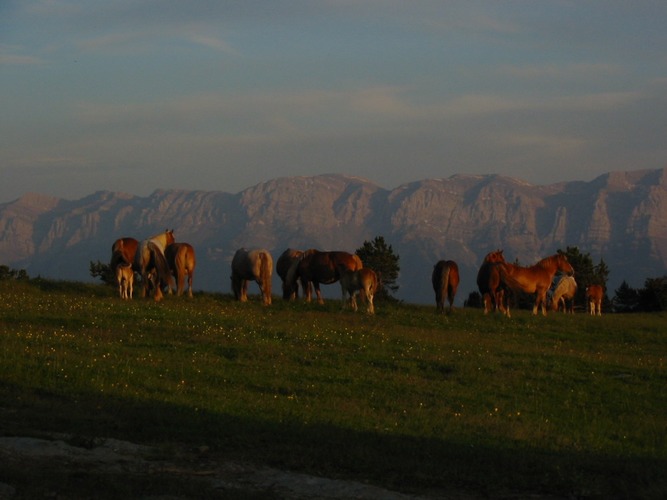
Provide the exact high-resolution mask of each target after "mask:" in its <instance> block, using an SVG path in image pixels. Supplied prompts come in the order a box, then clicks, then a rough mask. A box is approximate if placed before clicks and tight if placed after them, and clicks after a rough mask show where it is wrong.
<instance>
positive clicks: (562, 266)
mask: <svg viewBox="0 0 667 500" xmlns="http://www.w3.org/2000/svg"><path fill="white" fill-rule="evenodd" d="M556 263H557V265H558V270H559V271H562V272H564V273H565V274H567V275H568V276H574V268H573V267H572V264H570V262H569V261H568V260H567V257H566V256H565V254H562V253H559V254H558V255H557V256H556Z"/></svg>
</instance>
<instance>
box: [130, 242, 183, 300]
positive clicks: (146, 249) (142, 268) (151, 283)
mask: <svg viewBox="0 0 667 500" xmlns="http://www.w3.org/2000/svg"><path fill="white" fill-rule="evenodd" d="M173 242H174V230H173V229H172V230H165V231H164V232H162V233H159V234H156V235H155V236H152V237H150V238H148V239H146V240H143V241H142V242H141V243H140V244H139V248H138V249H137V253H136V254H135V256H134V267H135V269H136V270H137V272H138V273H139V274H141V282H142V285H143V289H142V294H141V295H142V297H145V296H146V295H147V294H149V293H150V291H151V290H152V292H153V298H154V299H155V300H156V301H160V300H162V288H163V287H168V289H169V292H170V293H171V287H172V278H171V272H170V271H169V265H168V264H167V259H166V258H165V256H164V250H165V248H167V247H168V246H169V245H171V244H172V243H173Z"/></svg>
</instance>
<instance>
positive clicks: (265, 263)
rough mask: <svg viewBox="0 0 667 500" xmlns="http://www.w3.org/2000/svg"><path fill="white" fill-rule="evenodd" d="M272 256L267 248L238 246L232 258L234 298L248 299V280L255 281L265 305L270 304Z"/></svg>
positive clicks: (244, 300) (243, 300)
mask: <svg viewBox="0 0 667 500" xmlns="http://www.w3.org/2000/svg"><path fill="white" fill-rule="evenodd" d="M272 272H273V258H272V257H271V254H270V253H269V252H268V251H267V250H263V249H256V250H246V249H245V248H239V249H238V250H237V251H236V253H235V254H234V258H233V259H232V290H233V292H234V296H235V297H236V300H239V301H241V302H246V301H247V300H248V281H249V280H253V281H256V282H257V284H258V285H259V291H260V293H261V295H262V301H263V303H264V305H265V306H268V305H270V304H271V273H272Z"/></svg>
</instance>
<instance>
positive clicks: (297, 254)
mask: <svg viewBox="0 0 667 500" xmlns="http://www.w3.org/2000/svg"><path fill="white" fill-rule="evenodd" d="M302 257H303V251H301V250H295V249H294V248H288V249H287V250H285V251H284V252H283V253H282V254H280V257H278V260H277V261H276V273H278V276H280V279H281V280H282V282H283V299H285V300H294V299H296V298H298V297H299V282H298V280H292V282H289V281H288V280H287V276H288V273H289V271H290V268H291V267H292V266H295V265H297V264H298V262H299V261H300V260H301V258H302Z"/></svg>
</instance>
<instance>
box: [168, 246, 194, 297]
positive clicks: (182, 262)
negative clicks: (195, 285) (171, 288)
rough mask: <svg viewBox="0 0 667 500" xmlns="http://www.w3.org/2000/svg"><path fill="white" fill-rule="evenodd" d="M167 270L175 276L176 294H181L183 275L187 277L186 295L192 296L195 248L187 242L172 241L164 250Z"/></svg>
mask: <svg viewBox="0 0 667 500" xmlns="http://www.w3.org/2000/svg"><path fill="white" fill-rule="evenodd" d="M164 256H165V258H166V259H167V265H168V266H169V271H170V272H171V273H172V274H173V275H174V276H175V277H176V295H178V296H181V295H183V289H184V288H185V277H186V276H187V277H188V296H189V297H192V278H193V276H194V274H195V267H196V266H197V259H196V256H195V249H194V248H193V247H192V245H190V244H189V243H172V244H171V245H168V246H167V248H165V250H164Z"/></svg>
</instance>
